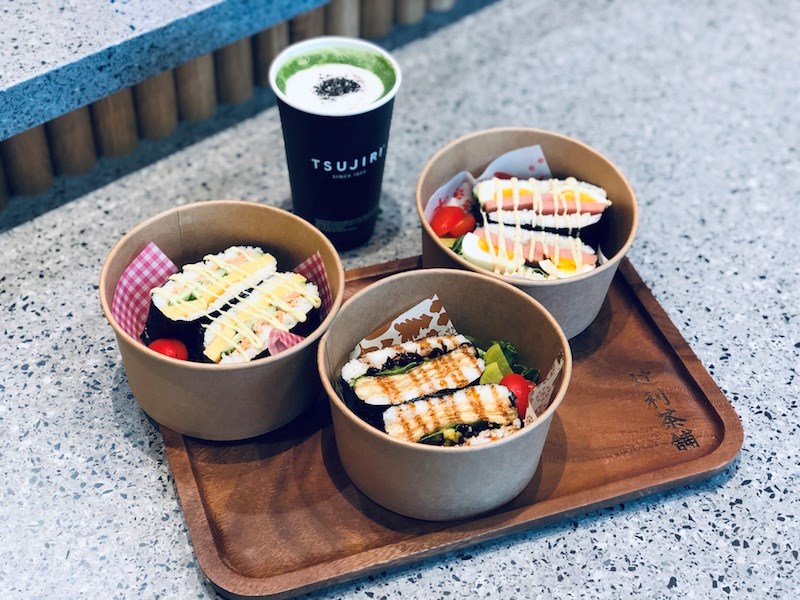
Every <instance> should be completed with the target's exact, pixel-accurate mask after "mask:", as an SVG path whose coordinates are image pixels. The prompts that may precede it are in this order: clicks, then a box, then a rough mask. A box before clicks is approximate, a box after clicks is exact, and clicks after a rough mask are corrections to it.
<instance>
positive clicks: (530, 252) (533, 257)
mask: <svg viewBox="0 0 800 600" xmlns="http://www.w3.org/2000/svg"><path fill="white" fill-rule="evenodd" d="M474 233H475V235H477V236H478V237H479V238H481V239H483V240H485V239H487V230H486V229H484V228H483V227H478V228H477V229H476V230H475V231H474ZM520 234H521V239H520V243H521V244H522V253H523V255H524V256H525V259H526V261H527V262H536V263H538V262H539V261H541V260H544V259H546V258H549V259H550V260H554V259H555V258H556V257H557V258H559V259H569V260H572V261H573V262H575V263H577V262H578V261H576V260H575V258H576V257H575V252H574V251H576V252H580V255H581V259H582V260H581V263H582V264H584V265H595V264H597V254H596V253H595V252H594V250H592V249H591V248H590V247H589V246H587V245H586V244H584V243H583V242H581V241H580V240H578V239H577V238H569V237H567V236H563V235H557V234H554V233H543V232H531V231H526V230H522V231H521V232H520ZM514 236H515V231H514V230H513V229H512V230H510V231H509V230H508V229H505V230H504V232H503V236H502V237H503V241H504V243H505V247H506V250H507V251H511V250H513V249H514ZM488 239H490V240H491V242H492V246H494V247H495V248H498V247H499V246H500V235H499V232H498V227H497V226H493V225H490V226H489V227H488ZM531 246H533V249H531Z"/></svg>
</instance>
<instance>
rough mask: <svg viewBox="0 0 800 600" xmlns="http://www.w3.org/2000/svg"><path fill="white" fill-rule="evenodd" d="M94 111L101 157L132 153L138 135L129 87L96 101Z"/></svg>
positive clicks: (136, 143)
mask: <svg viewBox="0 0 800 600" xmlns="http://www.w3.org/2000/svg"><path fill="white" fill-rule="evenodd" d="M91 113H92V126H93V128H94V135H95V140H96V141H97V149H98V151H99V152H100V154H101V155H102V156H125V155H126V154H130V153H131V152H133V150H134V149H135V148H136V146H137V145H138V143H139V137H138V135H137V133H136V110H135V109H134V104H133V92H131V89H130V88H125V89H123V90H120V91H118V92H116V93H114V94H111V95H110V96H106V97H105V98H102V99H100V100H98V101H97V102H94V103H93V104H92V105H91Z"/></svg>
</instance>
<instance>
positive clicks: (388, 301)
mask: <svg viewBox="0 0 800 600" xmlns="http://www.w3.org/2000/svg"><path fill="white" fill-rule="evenodd" d="M434 294H436V295H438V297H439V299H440V300H441V303H442V305H443V306H444V308H445V310H446V312H447V314H448V316H449V317H450V320H451V321H452V323H453V325H454V326H455V328H456V329H457V330H458V332H459V333H463V334H465V335H469V336H473V337H476V338H478V339H482V340H506V341H509V342H511V343H513V344H515V345H516V347H517V350H518V352H519V361H520V362H521V363H523V364H525V365H528V366H537V367H539V368H540V369H541V371H542V374H543V376H546V375H545V374H546V373H547V372H548V371H549V369H550V368H551V367H552V368H553V369H554V370H553V373H557V375H556V376H555V377H554V378H553V387H552V393H551V397H552V400H551V402H550V404H549V406H548V408H547V409H546V410H545V411H544V412H543V413H542V414H541V416H540V417H539V419H538V420H537V421H535V422H534V423H533V424H531V425H527V426H525V427H523V428H522V429H521V430H520V431H517V432H516V433H514V434H512V435H510V436H508V437H506V438H504V439H502V440H499V441H495V442H491V443H488V444H485V445H481V446H475V447H439V446H428V445H425V444H418V443H412V442H407V441H404V440H398V439H395V438H392V437H390V436H389V435H387V434H386V433H384V432H383V431H380V430H378V429H377V428H375V427H373V426H371V425H368V424H367V423H366V422H364V421H362V420H361V419H360V418H359V417H358V416H356V415H355V414H354V413H353V412H352V411H351V410H350V409H349V408H348V407H347V406H346V405H345V403H344V401H343V400H342V397H341V396H340V386H339V384H340V381H339V378H340V373H341V369H342V366H343V365H344V364H345V362H346V361H347V360H348V358H349V355H350V352H351V351H352V350H353V348H354V347H355V346H356V344H358V343H359V342H360V341H361V340H362V338H363V337H365V336H366V335H367V334H369V333H370V332H372V331H373V329H375V328H377V327H379V326H380V325H381V324H383V323H385V322H386V321H387V320H388V319H392V318H393V317H394V316H396V315H399V314H401V313H403V311H405V310H406V309H407V308H409V307H410V306H413V305H415V304H416V303H417V302H419V301H420V300H423V299H425V298H429V297H432V296H433V295H434ZM318 365H319V372H320V377H321V379H322V383H323V385H324V387H325V391H326V392H327V394H328V398H329V401H330V406H331V413H332V417H333V430H334V435H335V438H336V447H337V449H338V453H339V458H340V460H341V463H342V466H343V467H344V470H345V472H346V473H347V474H348V476H349V477H350V479H351V480H352V481H353V483H354V484H355V486H356V487H357V488H358V489H360V490H361V491H362V492H363V493H364V494H366V495H367V496H368V497H369V498H371V499H372V500H373V501H375V502H376V503H378V504H380V505H381V506H383V507H385V508H388V509H389V510H392V511H394V512H397V513H400V514H402V515H406V516H409V517H414V518H417V519H426V520H434V521H440V520H453V519H462V518H466V517H470V516H474V515H478V514H481V513H485V512H487V511H491V510H492V509H494V508H497V507H499V506H501V505H502V504H504V503H506V502H508V501H510V500H511V499H513V498H514V497H515V496H517V495H518V494H519V493H520V492H521V491H522V490H523V489H524V488H525V486H527V485H528V484H529V483H530V481H531V479H532V477H533V475H534V473H535V471H536V469H537V466H538V464H539V459H540V458H541V453H542V448H543V446H544V442H545V438H546V437H547V432H548V429H549V427H550V422H551V420H552V418H553V415H554V413H555V411H556V409H557V408H558V405H559V404H560V403H561V401H562V399H563V398H564V394H565V392H566V390H567V385H568V384H569V380H570V375H571V372H572V357H571V354H570V349H569V344H568V342H567V338H566V337H565V336H564V333H563V332H562V331H561V329H560V328H559V327H558V325H557V323H556V322H555V319H553V317H552V316H551V315H550V314H549V313H548V312H547V311H546V310H544V308H542V306H541V305H540V304H539V303H538V302H537V301H535V300H534V299H532V298H531V297H530V296H528V295H527V294H525V293H523V292H521V291H520V290H518V289H517V288H515V287H513V286H511V285H509V284H506V283H504V282H502V281H499V280H497V279H496V278H494V277H490V276H489V275H482V274H476V273H469V272H466V271H456V270H452V269H424V270H420V271H412V272H409V273H401V274H399V275H394V276H391V277H388V278H386V279H384V280H381V281H379V282H378V283H375V284H373V285H371V286H369V287H367V288H365V289H364V290H362V291H361V292H359V293H357V294H356V295H354V296H353V297H352V298H351V299H350V300H348V301H347V303H345V305H344V306H343V307H342V309H341V311H340V312H339V314H338V315H337V316H336V318H335V319H334V320H333V322H332V323H331V326H330V328H329V329H328V331H327V332H326V334H325V335H324V336H323V337H322V341H321V342H320V346H319V352H318ZM559 368H560V372H559V370H558V369H559Z"/></svg>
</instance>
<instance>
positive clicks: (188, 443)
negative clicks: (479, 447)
mask: <svg viewBox="0 0 800 600" xmlns="http://www.w3.org/2000/svg"><path fill="white" fill-rule="evenodd" d="M418 266H419V262H418V258H412V259H405V260H401V261H395V262H393V263H387V264H385V265H378V266H374V267H367V268H364V269H357V270H353V271H349V272H348V273H347V294H346V295H347V296H348V297H349V296H350V295H352V294H353V293H355V292H356V291H357V290H359V289H361V288H363V287H364V286H366V285H368V284H369V283H371V282H373V281H375V280H377V279H379V278H380V277H383V276H385V275H387V274H390V273H393V272H398V271H403V270H408V269H413V268H417V267H418ZM571 346H572V351H573V354H574V370H573V376H572V382H571V385H570V388H569V391H568V392H567V396H566V398H565V400H564V402H563V403H562V405H561V407H560V408H559V410H558V412H557V413H556V416H555V418H554V421H553V423H552V425H551V428H550V432H549V436H548V440H547V443H546V445H545V449H544V453H543V455H542V459H541V463H540V466H539V469H538V471H537V472H536V474H535V475H534V478H533V480H532V481H531V483H530V484H529V485H528V487H527V488H526V489H525V490H524V491H523V492H522V493H521V494H520V495H519V496H518V497H517V498H516V499H514V500H513V501H511V502H510V503H509V504H507V505H505V506H503V507H501V508H499V509H497V510H495V511H494V512H492V513H490V514H488V515H485V516H483V517H478V518H475V519H470V520H466V521H459V522H446V523H437V522H425V521H417V520H414V519H409V518H406V517H402V516H400V515H397V514H394V513H392V512H390V511H388V510H385V509H383V508H381V507H380V506H378V505H376V504H374V503H373V502H371V501H370V500H369V499H367V498H366V497H365V496H363V495H362V494H361V493H360V492H359V491H358V490H357V489H356V488H355V487H354V486H353V485H352V484H351V483H350V481H349V479H348V478H347V476H346V474H345V473H344V471H343V469H342V467H341V464H340V463H339V460H338V456H337V452H336V447H335V443H334V438H333V431H332V427H331V425H330V415H329V412H328V409H327V402H326V401H322V400H320V402H319V403H318V404H317V405H316V406H314V407H312V408H311V409H309V411H308V412H307V413H306V414H304V415H303V416H301V417H300V418H299V419H297V420H295V421H294V422H293V423H291V424H290V425H288V426H286V427H284V428H282V429H280V430H278V431H276V432H273V433H270V434H267V435H264V436H261V437H259V438H255V439H253V440H248V441H244V442H239V443H209V442H203V441H199V440H194V439H190V438H185V437H183V436H181V435H179V434H176V433H174V432H172V431H170V430H168V429H165V428H162V435H163V437H164V443H165V445H166V448H167V455H168V457H169V461H170V465H171V467H172V471H173V474H174V476H175V482H176V484H177V488H178V493H179V495H180V499H181V503H182V505H183V509H184V512H185V514H186V519H187V523H188V525H189V531H190V534H191V537H192V542H193V544H194V547H195V552H196V554H197V558H198V561H199V564H200V565H201V567H202V569H203V571H204V572H205V574H206V575H207V576H208V578H209V579H210V580H211V582H212V583H213V584H214V586H215V587H216V588H217V589H218V590H219V591H220V592H221V593H223V594H224V595H227V596H232V597H244V598H277V597H284V596H289V595H295V594H298V593H301V592H307V591H311V590H314V589H319V588H322V587H325V586H328V585H332V584H334V583H337V582H341V581H346V580H350V579H354V578H357V577H362V576H365V575H367V574H369V573H373V572H377V571H380V570H383V569H386V568H388V567H392V566H398V565H401V564H406V563H409V562H411V561H414V560H419V559H421V558H423V557H426V556H431V555H435V554H439V553H442V552H445V551H449V550H453V549H456V548H459V547H464V546H467V545H470V544H475V543H477V542H480V541H484V540H487V539H492V538H496V537H499V536H502V535H507V534H509V533H512V532H515V531H520V530H524V529H529V528H532V527H536V526H539V525H542V524H545V523H548V522H552V521H555V520H558V519H561V518H566V517H568V516H571V515H576V514H580V513H584V512H588V511H590V510H593V509H596V508H599V507H603V506H609V505H614V504H618V503H620V502H623V501H625V500H627V499H631V498H638V497H641V496H644V495H646V494H650V493H654V492H657V491H661V490H664V489H668V488H671V487H675V486H678V485H685V484H687V483H691V482H694V481H698V480H702V479H705V478H708V477H711V476H712V475H714V474H716V473H718V472H719V471H721V470H722V469H723V468H724V467H725V466H726V465H728V464H729V463H730V462H731V461H732V460H733V459H734V457H735V456H736V454H737V453H738V451H739V449H740V448H741V445H742V440H743V432H742V428H741V425H740V423H739V419H738V417H737V415H736V413H735V412H734V410H733V408H732V407H731V405H730V404H729V403H728V401H727V399H726V398H725V397H724V395H723V394H722V392H721V391H720V390H719V388H718V387H717V386H716V384H715V383H714V382H713V380H712V379H711V377H710V375H709V374H708V373H707V371H706V370H705V369H704V368H703V366H702V365H701V364H700V362H699V361H698V359H697V358H696V356H695V355H694V353H693V352H692V351H691V349H690V348H689V346H688V345H687V344H686V342H685V341H684V340H683V339H682V338H681V336H680V334H679V333H678V331H677V330H676V329H675V327H674V326H673V325H672V323H671V322H670V320H669V318H668V317H667V315H666V314H665V313H664V311H663V310H662V309H661V307H660V306H659V305H658V303H657V302H656V301H655V299H654V298H653V297H652V295H651V294H650V292H649V291H648V290H647V288H646V287H645V286H644V284H643V283H642V281H641V279H640V278H639V276H638V275H637V274H636V272H635V270H634V269H633V267H632V266H631V265H630V263H629V262H628V261H627V260H624V261H623V262H622V264H621V267H620V271H619V273H618V274H617V276H616V278H615V280H614V283H613V285H612V287H611V290H610V291H609V295H608V299H607V300H606V302H605V304H604V306H603V308H602V310H601V312H600V315H599V316H598V318H597V320H596V321H595V322H594V323H593V324H592V325H591V326H590V328H589V329H588V330H587V331H585V332H584V333H583V334H581V335H580V336H578V337H576V338H574V339H573V340H572V341H571Z"/></svg>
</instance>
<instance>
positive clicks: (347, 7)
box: [325, 0, 361, 37]
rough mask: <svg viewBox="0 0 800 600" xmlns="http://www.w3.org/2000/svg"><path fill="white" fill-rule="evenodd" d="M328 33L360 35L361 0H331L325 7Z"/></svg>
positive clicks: (350, 35) (346, 35)
mask: <svg viewBox="0 0 800 600" xmlns="http://www.w3.org/2000/svg"><path fill="white" fill-rule="evenodd" d="M325 20H326V22H327V27H328V34H330V35H342V36H345V37H358V36H359V34H360V33H361V0H331V2H330V3H329V4H328V5H327V6H326V7H325Z"/></svg>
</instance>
